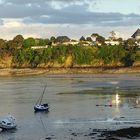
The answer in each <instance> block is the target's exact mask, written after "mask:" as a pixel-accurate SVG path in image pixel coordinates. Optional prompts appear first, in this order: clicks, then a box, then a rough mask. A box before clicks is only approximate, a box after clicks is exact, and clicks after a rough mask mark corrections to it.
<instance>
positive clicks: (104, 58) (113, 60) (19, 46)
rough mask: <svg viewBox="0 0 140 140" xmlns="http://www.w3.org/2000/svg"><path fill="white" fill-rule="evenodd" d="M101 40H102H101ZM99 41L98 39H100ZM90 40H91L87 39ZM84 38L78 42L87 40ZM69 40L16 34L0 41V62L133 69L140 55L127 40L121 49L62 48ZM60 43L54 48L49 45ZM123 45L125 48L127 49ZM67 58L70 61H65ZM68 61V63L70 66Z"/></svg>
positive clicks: (27, 65)
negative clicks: (10, 61)
mask: <svg viewBox="0 0 140 140" xmlns="http://www.w3.org/2000/svg"><path fill="white" fill-rule="evenodd" d="M98 38H100V39H101V40H102V41H104V38H102V37H100V36H99V35H98ZM100 39H99V40H100ZM86 40H88V41H92V40H91V38H90V37H88V38H86ZM86 40H85V38H84V37H81V38H80V41H86ZM67 41H69V38H68V37H67V36H60V37H57V38H55V37H51V38H50V39H41V38H37V39H35V38H27V39H24V38H23V37H22V36H21V35H17V36H16V37H14V38H13V40H9V41H6V40H3V39H0V59H1V60H2V59H3V58H5V57H7V56H10V57H12V66H14V67H55V66H56V64H57V65H59V66H60V67H65V65H66V62H68V60H69V61H70V62H71V61H72V62H71V63H72V65H71V66H77V65H79V66H82V65H88V66H98V64H97V63H95V62H98V63H100V62H101V63H100V64H102V65H103V66H108V65H113V66H114V65H116V66H117V64H118V63H119V65H122V66H132V65H133V63H134V62H135V61H140V53H139V51H138V49H136V48H137V47H136V46H132V45H134V44H133V42H132V40H127V42H126V43H127V45H120V46H107V45H102V46H100V47H98V46H92V45H89V46H87V45H86V46H84V45H82V44H80V45H64V44H62V42H67ZM55 42H59V45H58V44H57V45H55V46H53V45H52V43H55ZM46 45H47V48H43V49H42V48H41V49H39V48H38V49H32V48H31V47H32V46H46ZM126 46H128V47H127V48H126ZM70 56H71V57H70ZM68 58H69V59H68ZM70 62H69V63H70Z"/></svg>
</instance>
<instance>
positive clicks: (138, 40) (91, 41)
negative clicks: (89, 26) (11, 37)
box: [31, 29, 140, 49]
mask: <svg viewBox="0 0 140 140" xmlns="http://www.w3.org/2000/svg"><path fill="white" fill-rule="evenodd" d="M116 35H117V34H116V32H115V31H111V32H110V36H109V38H107V39H106V38H104V37H103V36H101V35H99V34H98V33H93V34H92V35H91V36H90V37H86V38H85V37H84V36H82V37H81V38H80V39H79V40H74V39H70V38H69V37H67V36H58V37H57V38H55V37H51V38H50V41H51V46H57V45H60V44H61V45H62V44H63V45H82V46H98V47H100V46H102V45H110V46H116V45H125V44H127V46H137V47H138V48H140V29H137V30H136V31H135V32H134V34H133V35H132V36H131V37H130V38H128V39H127V40H123V39H122V38H121V37H117V36H116ZM48 46H49V45H45V46H43V45H38V46H31V48H32V49H41V48H48Z"/></svg>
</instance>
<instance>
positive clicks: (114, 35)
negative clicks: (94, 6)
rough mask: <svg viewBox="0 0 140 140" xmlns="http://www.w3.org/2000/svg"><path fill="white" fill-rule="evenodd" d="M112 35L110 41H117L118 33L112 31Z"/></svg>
mask: <svg viewBox="0 0 140 140" xmlns="http://www.w3.org/2000/svg"><path fill="white" fill-rule="evenodd" d="M110 35H111V36H110V39H111V40H115V39H116V33H115V31H111V32H110Z"/></svg>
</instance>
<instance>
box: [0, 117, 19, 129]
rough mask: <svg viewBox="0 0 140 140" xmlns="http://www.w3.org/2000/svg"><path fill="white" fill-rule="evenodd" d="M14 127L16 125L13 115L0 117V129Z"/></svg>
mask: <svg viewBox="0 0 140 140" xmlns="http://www.w3.org/2000/svg"><path fill="white" fill-rule="evenodd" d="M16 127H17V124H16V119H15V118H14V117H13V116H11V115H8V116H6V117H3V118H1V119H0V128H1V129H3V130H9V129H14V128H16Z"/></svg>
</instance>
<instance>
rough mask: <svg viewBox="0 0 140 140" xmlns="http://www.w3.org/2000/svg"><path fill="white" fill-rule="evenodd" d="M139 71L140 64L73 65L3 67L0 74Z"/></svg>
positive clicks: (120, 72) (121, 72)
mask: <svg viewBox="0 0 140 140" xmlns="http://www.w3.org/2000/svg"><path fill="white" fill-rule="evenodd" d="M128 73H140V66H133V67H117V68H116V67H74V68H57V67H56V68H18V69H17V68H4V69H0V77H1V76H29V75H39V74H128Z"/></svg>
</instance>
